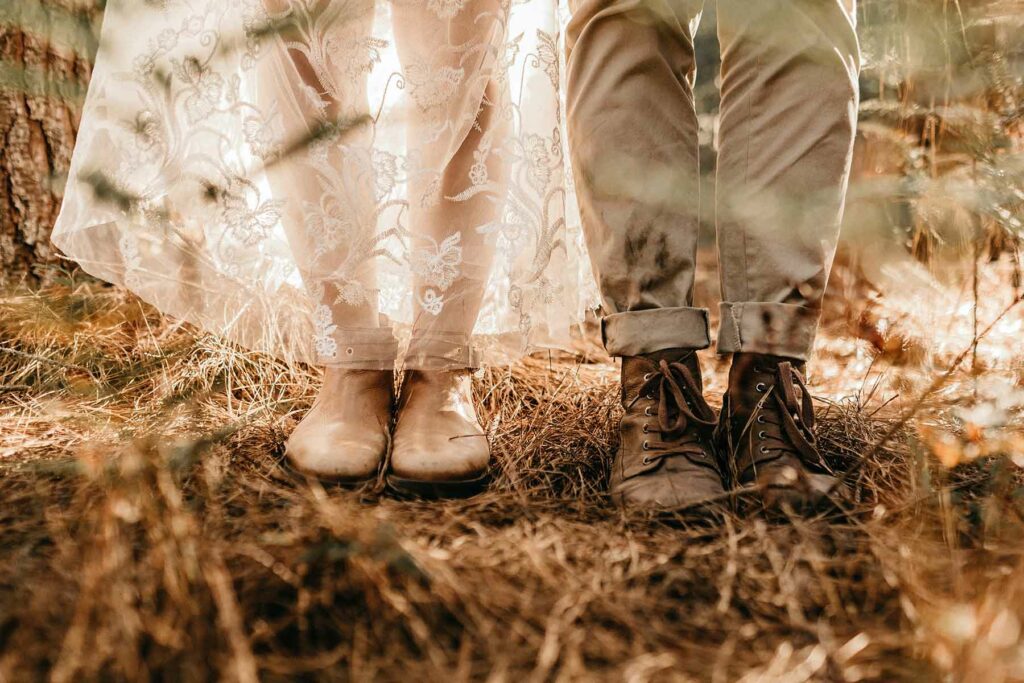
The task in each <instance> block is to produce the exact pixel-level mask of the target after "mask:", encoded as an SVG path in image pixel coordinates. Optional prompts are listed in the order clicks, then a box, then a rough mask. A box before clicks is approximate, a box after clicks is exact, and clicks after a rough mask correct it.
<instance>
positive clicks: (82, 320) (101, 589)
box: [0, 282, 1024, 683]
mask: <svg viewBox="0 0 1024 683" xmlns="http://www.w3.org/2000/svg"><path fill="white" fill-rule="evenodd" d="M884 319H885V315H884V312H883V313H879V312H878V311H874V312H873V313H871V315H867V314H866V313H865V311H861V312H860V313H858V314H857V317H856V318H855V320H856V321H857V322H856V324H855V326H859V327H858V329H857V334H852V333H851V329H852V327H851V323H849V316H848V315H846V316H841V315H838V314H837V315H834V316H832V318H831V319H830V322H828V324H826V326H825V331H824V332H823V334H822V337H821V339H820V340H819V346H818V353H817V356H818V360H817V361H816V363H815V366H814V369H813V370H812V372H811V388H812V391H813V392H814V393H815V395H816V397H817V398H818V399H819V401H818V419H819V422H820V439H821V442H822V444H823V448H824V450H825V452H826V453H827V455H828V457H829V459H830V460H831V461H832V462H833V463H834V464H836V465H837V466H840V467H844V468H849V467H855V468H856V470H855V474H854V475H853V476H852V477H851V480H852V481H853V482H854V483H855V486H856V491H857V494H856V500H854V501H850V502H849V503H847V504H846V505H845V509H843V510H839V511H833V512H830V513H828V514H822V515H819V516H816V517H809V518H793V519H788V520H779V519H767V518H765V517H764V516H763V515H761V514H759V512H758V510H757V509H756V507H755V508H754V509H748V510H747V511H745V512H739V511H736V510H734V509H726V508H723V509H721V510H719V511H716V512H714V513H712V514H706V515H702V516H687V515H683V514H664V513H663V514H656V513H650V512H644V511H624V510H622V509H620V508H618V507H616V506H615V505H613V504H612V503H611V501H609V500H608V498H607V497H606V495H605V493H604V490H605V486H606V481H607V474H608V469H609V464H610V457H611V453H612V452H613V450H614V445H615V440H616V436H615V429H614V426H615V422H616V417H617V415H618V407H617V397H618V383H617V379H618V378H617V373H616V369H615V366H614V365H613V364H612V363H611V362H610V361H609V359H607V358H603V357H601V356H600V355H599V354H593V353H592V354H591V355H589V356H583V357H573V356H569V355H567V354H566V355H551V354H544V355H536V356H533V357H530V358H528V359H526V360H525V361H523V362H522V363H520V364H517V365H515V366H513V367H510V368H489V369H486V370H484V371H482V372H481V373H480V374H479V376H478V377H477V379H476V382H475V390H476V397H477V401H478V405H479V409H480V412H481V414H482V416H483V421H484V424H485V426H486V427H487V428H488V430H489V434H490V437H491V442H492V446H493V449H494V453H495V456H496V464H495V468H494V483H493V485H492V487H491V489H490V490H489V491H488V492H486V493H485V494H483V495H480V496H478V497H476V498H473V499H471V500H467V501H449V502H429V503H427V502H410V501H399V500H394V499H392V498H390V497H388V496H386V495H384V494H382V493H381V491H380V488H379V487H368V488H367V489H366V490H362V491H355V492H352V491H345V490H341V489H336V488H324V487H321V486H320V485H319V484H317V483H315V482H310V481H296V480H295V479H293V478H290V477H288V476H286V475H285V474H284V473H283V472H282V469H281V467H280V463H281V458H282V451H283V442H284V439H285V437H286V435H287V434H288V433H289V431H290V429H291V428H292V427H293V426H294V424H295V423H296V420H297V419H298V417H299V416H301V414H302V411H303V410H304V409H305V408H306V407H308V405H309V404H310V402H311V401H312V398H313V397H314V395H315V392H316V388H317V382H318V375H317V373H316V372H313V371H311V370H309V369H306V368H301V367H292V366H288V365H285V364H284V363H282V362H280V361H278V360H275V359H272V358H269V357H264V356H259V355H256V354H251V353H245V352H242V351H240V350H239V349H237V348H235V347H231V346H228V345H225V344H224V343H222V342H220V341H219V340H218V339H216V338H215V337H213V336H211V335H207V334H201V333H198V332H196V331H195V330H193V329H191V328H188V327H187V326H181V325H175V324H173V323H171V322H170V321H168V320H166V319H165V318H162V317H161V316H160V315H159V314H158V313H156V312H155V311H154V310H153V309H151V308H149V307H147V306H145V305H143V304H141V303H140V302H138V300H136V299H135V298H134V297H132V296H131V295H128V294H126V293H123V292H120V291H118V290H116V289H113V288H108V287H103V286H99V285H96V284H94V283H75V282H67V283H65V284H63V285H55V286H53V287H50V288H48V289H47V290H46V291H44V292H38V291H31V290H26V289H12V290H8V291H6V292H4V293H3V295H2V296H0V379H2V385H0V681H8V680H9V681H22V680H35V679H50V680H53V681H71V680H94V679H102V680H152V679H157V678H160V679H170V680H211V679H215V678H216V679H222V680H239V681H254V680H286V679H287V680H293V679H294V678H295V677H300V678H301V677H305V678H315V679H317V680H383V681H389V680H396V681H397V680H417V681H443V682H445V683H450V682H452V681H462V680H490V681H547V680H588V681H590V680H609V681H612V680H614V681H618V680H626V681H636V682H640V681H648V680H680V681H688V680H695V681H696V680H699V681H714V682H719V681H723V682H724V681H745V682H753V681H790V682H800V681H818V680H823V681H860V680H876V681H902V680H907V681H931V680H969V681H993V682H999V681H1013V680H1024V648H1022V645H1021V628H1022V627H1021V623H1022V622H1021V620H1022V619H1024V571H1022V569H1024V562H1022V557H1021V548H1022V547H1024V546H1022V544H1021V539H1022V533H1021V532H1022V530H1024V515H1022V510H1024V507H1022V505H1021V498H1022V497H1021V496H1020V495H1019V493H1020V491H1021V488H1020V486H1019V484H1020V476H1019V470H1018V468H1017V467H1016V466H1015V465H1014V464H1013V462H1012V460H1011V459H1010V458H1008V457H998V456H997V455H994V453H995V451H996V450H998V449H996V448H995V447H992V448H991V449H989V450H990V451H992V453H993V455H990V456H989V457H983V458H975V459H973V460H971V462H968V463H966V464H961V465H960V466H959V467H956V468H952V469H950V468H947V467H945V466H943V465H942V464H941V463H940V462H939V460H941V459H946V460H949V459H952V462H946V464H947V465H952V464H956V461H957V460H960V459H967V458H966V456H964V453H965V452H966V451H964V449H963V448H961V449H960V450H959V451H958V450H956V449H957V448H959V446H957V445H956V444H958V443H960V442H959V441H955V439H954V438H953V437H949V438H947V437H946V436H943V437H942V438H937V440H936V441H935V443H934V444H932V445H931V446H929V445H928V443H926V441H927V439H923V438H922V434H929V433H931V432H929V431H928V430H927V429H925V428H923V427H920V426H916V423H915V422H914V420H915V419H916V417H917V413H918V412H919V411H921V410H923V409H924V407H925V406H926V405H927V404H928V402H929V399H930V398H932V397H933V396H940V395H941V399H942V400H943V401H945V402H947V403H949V402H952V401H954V400H959V399H955V397H956V396H960V397H963V396H965V395H966V394H964V392H963V391H962V390H961V389H951V388H950V387H956V386H959V385H957V384H956V382H957V381H962V380H964V377H965V376H964V375H963V374H962V373H960V374H956V373H953V374H950V375H949V378H948V379H949V380H950V381H949V382H943V383H942V384H941V385H938V384H929V382H932V379H930V378H932V377H934V376H935V373H934V372H932V371H929V372H925V371H923V370H921V371H920V372H919V374H918V376H913V373H911V372H910V370H909V369H908V368H909V367H910V365H913V363H908V360H907V356H908V354H909V355H910V356H914V354H915V352H914V348H915V347H914V344H913V343H910V342H909V341H908V339H903V340H902V341H901V342H900V343H899V344H896V345H895V346H894V345H891V344H887V342H886V341H885V340H884V339H883V340H882V341H879V340H877V339H875V340H873V341H872V334H873V333H872V334H865V333H864V329H861V328H864V327H865V326H867V327H868V328H870V329H871V330H874V331H875V332H878V331H879V330H882V331H883V332H884V329H882V328H885V327H886V325H884V324H879V323H878V321H879V320H884ZM871 320H874V321H875V322H874V323H872V322H870V321H871ZM865 321H868V322H865ZM974 327H976V325H975V326H974ZM890 336H891V335H890ZM890 336H886V337H885V339H889V338H890ZM858 337H859V338H858ZM1010 338H1011V339H1012V338H1013V337H1012V335H1011V337H1010ZM996 341H997V342H998V340H996ZM1004 341H1005V340H1004ZM997 346H998V343H997ZM966 348H968V349H969V348H970V344H968V346H967V347H966ZM908 349H909V350H908ZM936 358H938V360H937V361H936V363H937V365H936V367H943V365H942V364H943V363H946V364H947V365H949V364H953V365H957V364H963V363H964V362H965V357H964V356H963V355H962V354H961V355H960V357H959V358H957V354H955V353H949V354H946V355H945V356H942V357H941V358H939V357H936ZM943 359H944V360H943ZM703 360H704V361H706V365H705V368H706V370H707V371H708V373H709V394H711V395H716V394H718V393H720V391H721V389H722V386H723V382H724V374H723V370H724V365H723V364H722V363H721V362H720V361H715V360H714V359H713V358H712V357H711V356H710V355H707V356H705V358H704V359H703ZM919 360H920V359H918V361H919ZM933 360H934V359H933ZM939 361H941V362H939ZM915 362H916V361H915ZM966 362H973V363H975V364H977V363H978V359H977V355H976V354H975V357H974V358H972V359H967V361H966ZM949 366H950V367H953V366H952V365H949ZM915 367H920V363H917V365H916V366H915ZM954 369H955V368H954ZM957 372H959V371H957ZM950 392H953V393H950ZM958 392H959V393H958ZM915 397H916V398H915ZM935 424H936V425H940V424H942V421H941V419H937V421H936V422H935ZM937 428H938V427H936V429H937ZM963 431H964V426H963V424H960V425H959V426H958V427H957V426H954V427H950V428H949V433H950V434H953V435H954V437H956V438H960V436H962V434H963ZM975 442H976V443H975V446H977V443H980V441H979V440H978V439H975ZM933 451H934V452H933ZM936 453H937V454H938V455H939V456H940V457H939V458H938V459H937V458H936V457H935V454H936Z"/></svg>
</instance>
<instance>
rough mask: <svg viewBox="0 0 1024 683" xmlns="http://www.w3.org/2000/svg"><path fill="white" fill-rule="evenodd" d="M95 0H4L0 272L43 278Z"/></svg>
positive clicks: (0, 19) (90, 50)
mask: <svg viewBox="0 0 1024 683" xmlns="http://www.w3.org/2000/svg"><path fill="white" fill-rule="evenodd" d="M99 14H100V10H99V9H98V5H97V2H96V0H84V1H83V0H35V1H33V0H14V1H13V2H10V1H9V0H2V1H0V268H2V272H0V280H4V279H7V280H10V279H22V278H29V279H32V280H36V281H38V280H39V279H44V278H45V275H44V274H43V271H42V269H40V268H38V266H39V265H45V264H50V263H54V262H55V261H56V254H55V252H54V249H53V248H52V247H51V245H50V240H49V237H50V230H51V228H52V227H53V223H54V221H55V220H56V218H57V212H58V211H59V209H60V192H61V189H62V187H63V184H64V178H65V177H66V174H67V170H68V164H69V163H70V161H71V150H72V148H73V146H74V141H75V133H76V132H77V129H78V120H79V114H80V106H81V102H82V99H83V98H84V94H85V87H86V83H87V81H88V78H89V73H90V64H91V60H92V58H93V56H94V55H95V43H96V41H95V38H94V32H98V31H97V29H98V19H99Z"/></svg>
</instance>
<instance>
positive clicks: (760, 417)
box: [757, 413, 764, 425]
mask: <svg viewBox="0 0 1024 683" xmlns="http://www.w3.org/2000/svg"><path fill="white" fill-rule="evenodd" d="M757 424H759V425H763V424H764V415H762V414H761V413H758V415H757Z"/></svg>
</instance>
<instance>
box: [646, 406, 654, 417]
mask: <svg viewBox="0 0 1024 683" xmlns="http://www.w3.org/2000/svg"><path fill="white" fill-rule="evenodd" d="M644 415H645V416H646V417H654V413H652V412H651V407H650V406H647V407H646V408H644Z"/></svg>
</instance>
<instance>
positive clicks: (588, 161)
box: [567, 0, 859, 359]
mask: <svg viewBox="0 0 1024 683" xmlns="http://www.w3.org/2000/svg"><path fill="white" fill-rule="evenodd" d="M698 12H699V4H698V3H696V2H687V1H685V0H675V1H664V0H575V2H574V7H573V18H572V21H571V23H570V25H569V30H568V40H567V45H568V50H569V64H568V86H569V93H568V109H567V113H568V118H569V134H570V149H571V150H572V154H573V164H574V168H575V173H576V179H577V187H578V194H579V199H580V205H581V213H582V218H583V225H584V229H585V231H586V234H587V240H588V245H589V249H590V253H591V258H592V260H593V265H594V270H595V272H596V273H597V275H598V278H599V282H600V286H601V291H602V295H603V298H604V304H605V307H606V309H607V312H608V315H607V317H606V318H605V319H604V322H603V333H604V339H605V344H606V347H607V349H608V351H609V352H610V353H612V354H614V355H636V354H640V353H651V352H654V351H658V350H661V349H666V348H704V347H706V346H708V345H709V332H708V322H707V320H708V318H707V312H706V311H703V310H701V309H696V308H693V307H692V306H691V304H692V289H693V270H694V262H695V257H696V241H697V214H698V207H699V198H698V183H697V125H696V116H695V113H694V110H693V99H692V93H691V85H692V78H693V73H694V58H693V40H692V26H691V24H693V23H695V22H694V20H695V19H696V17H697V16H698ZM718 15H719V36H720V40H721V43H722V55H723V68H722V120H721V129H720V159H719V175H718V199H717V216H718V240H719V247H720V248H719V254H720V268H721V273H722V292H723V299H724V303H723V304H722V327H721V329H720V331H719V339H718V350H719V352H721V353H730V352H736V351H750V352H757V353H773V354H777V355H783V356H789V357H793V358H801V359H803V358H806V357H807V356H808V354H809V353H810V351H811V347H812V345H813V340H814V331H815V328H816V326H817V320H818V315H819V309H820V304H821V297H822V294H823V292H824V288H825V283H826V281H827V279H828V271H829V268H830V265H831V261H832V256H833V253H834V250H835V244H836V239H837V237H838V228H839V221H840V218H841V214H842V207H843V196H844V194H845V191H846V184H847V178H848V173H849V164H850V157H851V149H852V143H853V135H854V127H855V122H856V108H857V69H858V64H859V54H858V48H857V40H856V34H855V32H854V23H853V17H854V12H853V0H758V1H757V2H751V1H749V0H719V3H718Z"/></svg>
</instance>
